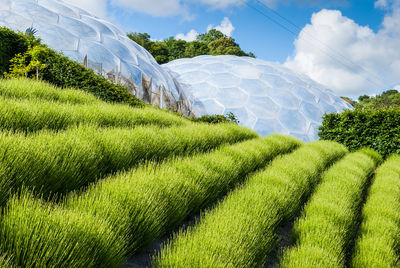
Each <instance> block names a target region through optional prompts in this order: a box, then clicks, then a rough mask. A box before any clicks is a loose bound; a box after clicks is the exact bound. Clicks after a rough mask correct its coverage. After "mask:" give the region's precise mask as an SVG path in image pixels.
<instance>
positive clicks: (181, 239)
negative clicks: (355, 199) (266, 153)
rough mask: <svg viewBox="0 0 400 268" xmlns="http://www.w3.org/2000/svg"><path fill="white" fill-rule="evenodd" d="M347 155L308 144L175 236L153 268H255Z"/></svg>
mask: <svg viewBox="0 0 400 268" xmlns="http://www.w3.org/2000/svg"><path fill="white" fill-rule="evenodd" d="M346 153H347V150H346V149H345V148H344V147H343V146H342V145H339V144H337V143H332V142H325V141H320V142H315V143H311V144H307V145H305V146H303V147H301V148H300V149H298V150H297V151H295V152H294V153H292V154H290V155H285V156H283V157H280V158H278V159H276V160H274V161H273V162H272V164H271V165H270V166H269V167H268V168H267V169H266V170H264V171H261V172H259V173H257V174H255V175H254V176H251V177H250V178H249V179H248V180H247V182H246V183H245V184H244V185H243V187H241V188H238V189H237V190H235V191H233V192H232V193H231V194H230V195H229V196H228V197H227V198H226V199H225V200H223V202H221V203H220V204H219V205H218V206H217V207H216V208H215V209H214V210H211V211H209V212H207V213H205V214H204V216H203V217H202V218H201V219H200V223H199V224H198V225H197V226H195V227H194V228H189V229H188V230H186V231H182V232H180V233H178V234H177V235H176V237H175V238H174V239H173V240H172V241H170V242H169V243H168V244H167V245H166V246H165V247H164V248H163V250H162V251H161V253H160V255H159V256H157V257H156V259H155V261H154V263H155V265H156V266H157V267H258V266H261V265H262V263H263V262H264V260H265V258H266V256H267V255H268V254H269V253H270V252H271V250H272V249H273V248H274V244H275V242H276V228H277V227H278V225H279V224H280V223H282V222H284V221H285V220H287V219H289V218H291V217H293V215H294V214H295V213H296V212H297V211H298V210H299V209H300V207H301V205H302V204H303V202H304V201H305V199H306V198H307V196H308V195H309V194H310V192H311V191H312V189H313V187H314V185H315V184H316V183H317V182H318V181H319V178H320V174H321V172H322V171H323V170H324V169H325V168H326V167H327V166H329V165H330V164H332V163H333V162H334V161H336V160H337V159H339V158H340V157H342V156H343V155H345V154H346Z"/></svg>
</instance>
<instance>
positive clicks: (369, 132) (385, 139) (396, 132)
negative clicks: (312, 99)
mask: <svg viewBox="0 0 400 268" xmlns="http://www.w3.org/2000/svg"><path fill="white" fill-rule="evenodd" d="M318 135H319V137H320V138H321V139H324V140H333V141H337V142H340V143H342V144H344V145H345V146H346V147H348V149H349V150H350V151H356V150H358V149H360V148H362V147H370V148H372V149H374V150H376V151H378V152H379V153H380V154H381V155H383V156H385V157H387V156H388V155H390V154H393V153H400V110H395V109H379V110H354V111H350V110H348V111H345V112H343V113H341V114H336V113H332V114H326V115H324V117H323V123H322V126H321V127H320V128H319V133H318Z"/></svg>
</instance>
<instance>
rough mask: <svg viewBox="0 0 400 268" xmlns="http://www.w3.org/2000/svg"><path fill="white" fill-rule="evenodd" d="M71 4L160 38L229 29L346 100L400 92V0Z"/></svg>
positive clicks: (93, 0) (244, 43)
mask: <svg viewBox="0 0 400 268" xmlns="http://www.w3.org/2000/svg"><path fill="white" fill-rule="evenodd" d="M65 1H66V2H70V3H73V4H75V5H77V6H80V7H82V8H84V9H87V10H89V11H91V12H92V13H95V14H96V15H98V16H100V17H103V18H106V19H108V20H110V21H111V22H113V23H114V24H116V25H118V26H119V27H120V28H122V29H123V30H124V31H125V32H135V31H136V32H147V33H149V34H150V35H151V36H152V38H153V39H156V40H161V39H164V38H167V37H169V36H175V37H179V38H184V39H186V40H191V39H193V38H194V37H195V34H196V33H204V32H206V31H207V29H209V28H210V27H216V28H217V29H222V31H225V33H226V34H228V35H231V36H232V37H233V38H235V39H236V41H237V42H238V43H239V44H240V46H241V47H242V49H243V50H245V51H248V52H250V51H251V52H253V53H254V54H255V55H256V56H257V57H258V58H261V59H263V60H267V61H278V62H280V63H281V64H284V65H286V66H287V67H289V68H292V69H293V70H295V71H297V72H300V73H304V74H306V75H308V76H310V77H311V78H313V79H314V80H316V81H317V82H319V83H321V84H323V85H325V86H327V87H329V88H331V89H332V90H334V91H335V92H336V93H337V94H338V95H346V96H351V97H357V96H359V95H361V94H376V93H380V92H382V90H384V89H389V88H399V89H400V86H398V85H399V84H400V50H399V49H398V48H399V47H400V0H331V1H328V0H280V1H279V0H197V1H195V0H65ZM271 10H273V11H271ZM260 13H264V14H265V15H266V16H269V17H271V18H273V19H275V20H277V21H278V22H279V23H281V24H283V26H284V27H287V28H289V30H290V31H291V32H292V33H289V32H288V31H286V30H285V29H283V28H282V27H280V26H278V25H276V24H275V23H273V22H272V21H270V20H269V19H268V18H267V17H266V16H264V15H262V14H260ZM277 14H279V15H280V16H282V17H284V18H286V19H289V20H290V22H291V23H293V24H295V25H296V27H295V26H293V25H291V24H289V23H288V22H287V21H285V20H284V19H282V18H280V17H279V16H277ZM188 33H191V35H190V34H189V35H188Z"/></svg>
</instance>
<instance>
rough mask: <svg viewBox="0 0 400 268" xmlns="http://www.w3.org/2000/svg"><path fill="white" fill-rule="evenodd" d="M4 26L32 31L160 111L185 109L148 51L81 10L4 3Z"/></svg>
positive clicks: (34, 1) (52, 2)
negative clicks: (170, 108)
mask: <svg viewBox="0 0 400 268" xmlns="http://www.w3.org/2000/svg"><path fill="white" fill-rule="evenodd" d="M0 26H6V27H8V28H10V29H12V30H15V31H21V32H25V31H26V30H27V29H28V28H30V27H32V28H34V29H36V30H37V35H38V36H39V37H40V38H41V39H42V41H43V43H45V44H47V45H48V46H49V47H51V48H53V49H55V50H57V51H61V52H63V53H64V55H66V56H68V57H69V58H71V59H72V60H75V61H78V62H80V63H82V64H85V65H86V66H87V67H89V68H92V69H94V70H95V71H96V72H98V73H101V74H103V75H104V76H106V77H108V78H110V79H112V80H113V81H115V82H118V83H121V84H123V85H125V86H128V87H129V88H131V89H132V91H133V93H134V94H135V95H136V96H137V97H138V98H140V99H143V100H145V101H146V102H151V103H153V104H154V105H156V106H159V107H162V108H166V107H168V106H169V107H174V106H176V108H177V109H178V110H183V111H184V110H185V108H187V107H186V106H185V103H184V100H185V97H184V96H182V94H181V92H179V91H178V89H177V87H176V86H175V83H174V81H173V78H172V77H171V76H170V75H169V74H168V73H167V72H165V71H164V70H163V69H162V68H161V67H160V65H158V64H157V62H156V61H155V60H154V58H153V57H152V56H151V55H150V53H149V52H147V51H146V50H145V49H144V48H143V47H141V46H140V45H138V44H136V43H135V42H134V41H132V40H130V39H129V38H128V37H127V36H126V34H125V33H123V32H122V31H121V30H119V29H118V28H117V27H116V26H114V25H113V24H111V23H109V22H107V21H105V20H102V19H99V18H97V17H95V16H93V15H90V14H89V13H88V12H86V11H84V10H82V9H80V8H77V7H74V6H71V5H69V4H66V3H64V2H61V1H58V0H0ZM178 106H180V108H181V109H179V107H178ZM184 112H185V111H184Z"/></svg>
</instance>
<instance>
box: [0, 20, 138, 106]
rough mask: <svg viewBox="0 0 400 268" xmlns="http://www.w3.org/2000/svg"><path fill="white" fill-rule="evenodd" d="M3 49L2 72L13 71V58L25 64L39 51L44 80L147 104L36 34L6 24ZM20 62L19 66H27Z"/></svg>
mask: <svg viewBox="0 0 400 268" xmlns="http://www.w3.org/2000/svg"><path fill="white" fill-rule="evenodd" d="M0 52H1V53H0V72H1V74H3V73H4V72H6V71H7V72H8V71H9V68H10V60H12V59H16V58H23V59H24V60H23V62H21V64H22V65H25V64H26V65H29V63H30V61H31V60H32V55H33V54H35V61H37V62H38V63H40V64H44V68H43V69H41V70H40V73H39V77H40V78H41V79H43V80H46V81H48V82H50V83H52V84H55V85H57V86H60V87H73V88H78V89H82V90H84V91H87V92H90V93H93V94H94V95H95V96H97V97H99V98H100V99H102V100H105V101H108V102H123V103H128V104H130V105H133V106H142V105H143V102H142V101H140V100H138V99H137V98H136V97H135V96H133V95H132V94H131V93H130V92H129V91H128V89H127V88H125V87H123V86H121V85H117V84H113V83H112V82H111V81H109V80H107V79H106V78H104V77H103V76H101V75H99V74H96V73H94V71H93V70H91V69H88V68H85V67H84V66H82V65H81V64H79V63H78V62H75V61H72V60H70V59H69V58H67V57H65V56H63V55H62V54H60V53H58V52H56V51H54V50H52V49H50V48H48V47H47V46H45V45H42V44H40V40H38V39H35V38H34V37H33V36H32V35H30V36H27V35H24V34H22V33H15V32H13V31H11V30H9V29H7V28H4V27H3V28H0ZM33 52H34V53H33ZM18 54H19V55H18ZM21 64H19V65H21ZM19 65H18V66H15V68H18V67H20V68H22V67H23V66H22V65H21V66H19ZM14 71H15V70H14ZM17 73H18V71H17ZM27 75H29V76H30V75H32V76H35V75H36V74H35V71H31V73H28V74H27Z"/></svg>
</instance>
